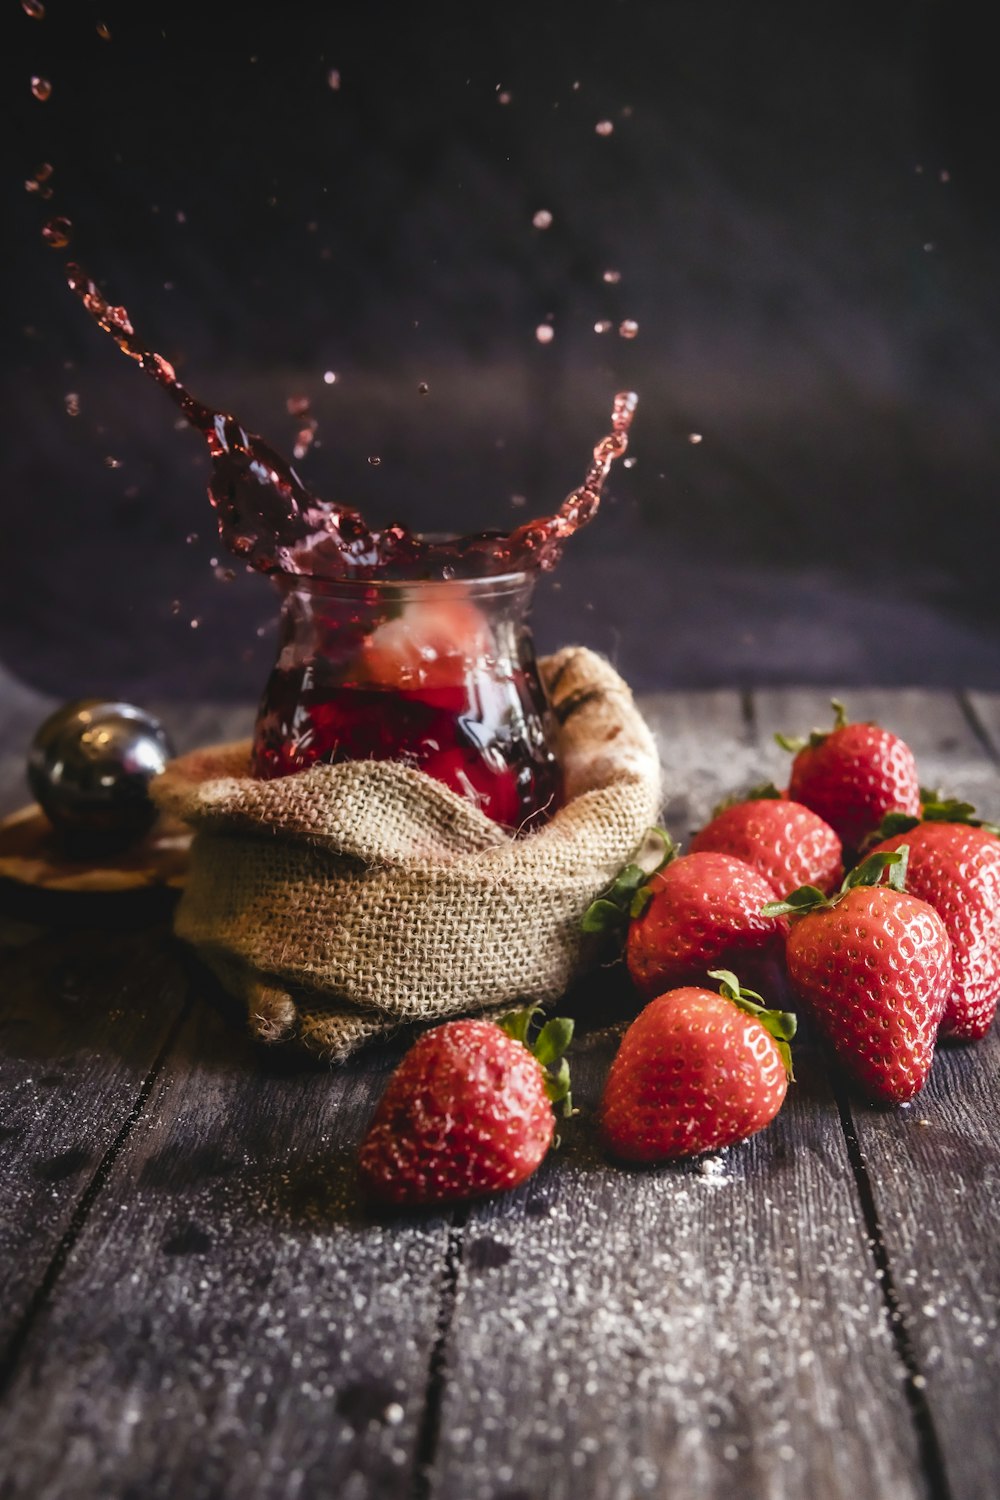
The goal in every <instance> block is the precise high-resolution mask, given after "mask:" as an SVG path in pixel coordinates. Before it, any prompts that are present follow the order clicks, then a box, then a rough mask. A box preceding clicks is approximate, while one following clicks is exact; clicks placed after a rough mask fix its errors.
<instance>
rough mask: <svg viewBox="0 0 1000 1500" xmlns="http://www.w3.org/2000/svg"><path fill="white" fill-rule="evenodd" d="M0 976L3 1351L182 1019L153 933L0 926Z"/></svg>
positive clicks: (174, 975) (172, 974)
mask: <svg viewBox="0 0 1000 1500" xmlns="http://www.w3.org/2000/svg"><path fill="white" fill-rule="evenodd" d="M5 935H6V943H7V946H5ZM15 941H16V946H12V944H13V943H15ZM0 976H2V982H0V1099H2V1104H0V1197H2V1201H3V1213H2V1214H0V1349H6V1348H7V1346H8V1345H9V1342H10V1340H11V1339H12V1338H14V1337H16V1336H17V1333H18V1329H19V1326H20V1323H21V1320H22V1318H23V1317H24V1315H25V1312H26V1310H27V1309H28V1308H29V1307H30V1305H31V1302H32V1299H33V1297H34V1296H35V1294H36V1292H37V1291H38V1289H39V1287H40V1285H41V1283H42V1281H43V1280H44V1278H45V1276H46V1274H47V1272H48V1268H49V1265H50V1262H51V1261H52V1258H53V1257H54V1256H55V1255H56V1254H57V1252H58V1251H59V1249H60V1246H61V1244H62V1242H63V1239H64V1237H65V1236H67V1235H68V1234H69V1232H70V1229H71V1226H72V1224H73V1219H74V1216H75V1214H76V1213H77V1211H78V1208H79V1206H80V1203H81V1201H82V1199H83V1198H84V1196H85V1195H86V1194H87V1193H88V1191H89V1190H90V1186H91V1184H92V1183H94V1182H95V1179H97V1178H98V1174H99V1173H100V1172H101V1170H102V1164H103V1163H104V1161H105V1159H106V1157H107V1156H108V1153H109V1152H111V1151H112V1150H113V1148H114V1146H115V1142H116V1140H117V1138H118V1137H119V1134H120V1133H121V1132H122V1131H123V1130H124V1129H125V1128H126V1126H127V1124H128V1121H129V1118H130V1115H131V1113H132V1111H133V1109H134V1107H135V1105H136V1102H137V1101H138V1100H139V1098H140V1096H141V1093H142V1090H143V1087H144V1085H145V1083H146V1080H147V1079H148V1077H149V1074H150V1072H151V1070H152V1069H153V1067H154V1065H155V1063H156V1060H157V1058H158V1056H159V1055H160V1053H161V1050H162V1048H163V1047H164V1044H165V1042H166V1041H167V1039H168V1038H169V1036H170V1034H171V1031H172V1028H173V1026H174V1023H175V1021H176V1019H177V1017H178V1015H179V1014H180V1011H181V1007H182V1004H183V1000H184V984H183V980H182V976H181V975H180V972H179V969H178V966H177V963H176V961H175V960H173V959H172V958H171V955H170V950H169V945H168V943H167V937H166V932H165V930H164V929H162V928H160V929H156V930H154V931H152V932H149V933H143V934H138V935H134V934H129V933H122V932H118V933H113V934H109V933H108V932H106V931H105V932H99V931H97V932H89V933H88V932H83V933H68V934H66V933H63V934H55V933H47V934H41V933H39V932H38V931H37V929H34V928H32V927H30V926H24V925H20V926H19V925H9V924H8V925H4V924H3V923H2V921H0Z"/></svg>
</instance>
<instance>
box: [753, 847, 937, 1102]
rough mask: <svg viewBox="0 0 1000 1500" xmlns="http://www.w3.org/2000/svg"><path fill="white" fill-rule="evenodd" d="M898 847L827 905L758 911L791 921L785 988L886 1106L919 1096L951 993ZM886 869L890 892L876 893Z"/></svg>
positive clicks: (932, 915) (807, 893) (818, 900)
mask: <svg viewBox="0 0 1000 1500" xmlns="http://www.w3.org/2000/svg"><path fill="white" fill-rule="evenodd" d="M905 847H906V846H905V845H904V846H902V847H901V848H900V849H898V850H896V851H894V852H893V853H889V854H873V855H871V856H869V858H868V859H866V860H865V861H864V862H863V863H862V864H860V865H858V866H857V867H856V868H855V869H853V870H852V871H851V872H850V874H849V875H848V876H847V877H846V878H845V880H844V883H843V885H842V886H841V888H840V891H839V892H838V893H837V894H836V895H834V896H825V895H824V894H823V892H822V891H819V890H817V889H816V888H815V887H812V886H803V887H802V888H801V889H799V890H797V891H793V892H792V893H791V895H790V896H788V897H787V898H786V900H784V901H777V902H774V903H773V904H772V905H771V906H768V907H765V908H764V910H765V911H767V912H770V913H771V914H773V915H775V916H780V915H785V914H788V913H790V914H793V923H792V930H791V932H790V933H789V936H788V945H787V950H786V957H787V962H788V977H789V979H790V981H791V984H792V988H793V989H794V991H795V993H796V994H797V995H798V996H799V997H800V999H801V1000H802V1001H803V1003H804V1004H805V1005H806V1006H807V1008H808V1010H809V1013H810V1015H811V1016H812V1017H813V1019H814V1021H815V1022H816V1024H817V1026H818V1027H819V1029H820V1030H821V1031H822V1032H823V1033H824V1035H825V1036H826V1038H827V1040H828V1041H829V1042H831V1043H832V1045H833V1048H834V1050H835V1052H836V1053H837V1055H838V1057H839V1058H840V1061H841V1063H842V1064H843V1066H844V1067H845V1069H846V1070H847V1071H848V1072H849V1073H850V1074H851V1075H852V1076H853V1077H854V1078H855V1079H856V1081H857V1082H858V1083H860V1084H861V1085H862V1087H863V1088H864V1089H865V1091H866V1092H867V1093H868V1094H869V1095H870V1096H871V1097H872V1098H873V1099H875V1100H877V1101H879V1102H883V1103H889V1104H902V1103H904V1102H905V1101H906V1100H907V1099H912V1098H913V1096H914V1094H917V1093H919V1091H920V1090H921V1089H922V1088H923V1086H924V1083H925V1082H926V1080H927V1074H928V1073H929V1072H930V1066H931V1060H932V1058H933V1055H934V1041H935V1038H936V1036H937V1030H938V1025H939V1023H940V1020H941V1015H942V1013H943V1011H944V1007H945V1002H946V1001H947V999H948V994H949V991H950V989H951V942H950V940H949V938H948V932H947V929H946V928H945V925H944V923H943V922H942V920H941V918H940V917H939V916H938V914H937V912H936V911H935V910H934V908H933V907H932V906H929V905H928V904H927V902H926V901H921V900H919V899H918V898H917V897H916V896H911V895H908V894H907V893H906V892H905V890H904V889H903V884H904V878H905V872H906V853H905ZM887 867H890V868H891V874H890V877H889V879H890V884H889V885H881V884H877V883H876V882H879V881H881V879H882V875H883V872H884V871H885V869H886V868H887Z"/></svg>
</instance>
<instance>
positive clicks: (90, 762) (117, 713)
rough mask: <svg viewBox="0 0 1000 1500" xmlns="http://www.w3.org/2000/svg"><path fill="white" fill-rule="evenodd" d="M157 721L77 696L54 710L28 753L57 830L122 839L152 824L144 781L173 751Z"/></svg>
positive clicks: (37, 790) (32, 776) (125, 706)
mask: <svg viewBox="0 0 1000 1500" xmlns="http://www.w3.org/2000/svg"><path fill="white" fill-rule="evenodd" d="M173 753H174V751H173V747H172V745H171V743H170V740H169V739H168V737H167V733H166V731H165V730H164V728H163V726H162V724H160V723H159V721H158V720H157V719H154V718H153V716H152V715H151V714H148V713H146V712H145V711H144V710H143V709H141V708H136V707H135V705H134V704H131V703H117V702H113V701H108V700H106V699H103V698H80V699H77V700H76V701H75V702H73V703H67V704H65V705H64V707H62V708H60V709H57V710H56V712H55V713H54V714H52V715H51V717H50V718H48V719H46V720H45V723H44V724H43V725H42V726H41V728H40V729H39V730H38V732H37V734H36V735H35V738H34V739H33V740H32V743H31V750H30V752H29V755H28V782H29V785H30V787H31V791H32V795H33V796H34V797H35V799H36V801H37V802H39V803H40V804H41V807H42V810H43V811H44V813H45V814H46V816H47V817H48V818H49V821H50V822H51V823H53V824H54V826H55V827H56V828H58V829H59V830H60V832H62V833H64V834H68V835H71V836H76V837H79V838H82V839H85V840H88V841H91V840H92V841H94V842H100V843H103V844H120V843H127V842H130V841H131V840H133V839H137V838H139V837H140V836H141V835H142V834H143V833H145V832H146V830H147V829H148V828H149V827H150V826H151V825H152V823H153V821H154V819H155V817H156V808H155V807H154V805H153V802H152V800H151V798H150V796H149V784H150V782H151V781H152V780H153V779H154V777H156V776H159V775H160V773H161V772H162V771H163V769H164V767H165V766H166V764H167V761H168V760H170V758H171V756H172V755H173Z"/></svg>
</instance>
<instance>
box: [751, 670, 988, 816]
mask: <svg viewBox="0 0 1000 1500" xmlns="http://www.w3.org/2000/svg"><path fill="white" fill-rule="evenodd" d="M831 696H832V697H837V698H840V699H842V701H843V702H844V704H845V706H846V708H847V711H848V715H849V717H850V718H852V719H875V720H876V722H879V723H882V724H884V725H885V727H886V728H887V729H891V730H892V731H893V733H894V734H899V735H902V737H903V739H905V740H906V742H907V744H908V745H909V746H910V747H911V749H912V750H913V752H914V754H915V756H916V758H917V770H918V772H919V773H920V779H921V782H922V783H923V784H924V785H930V786H937V785H941V786H942V788H943V789H944V790H945V791H948V792H961V793H962V794H963V796H966V797H967V798H968V800H970V801H972V802H974V803H975V804H976V805H977V806H980V805H985V800H988V799H989V798H991V797H992V798H994V799H995V796H996V790H995V777H994V772H993V767H992V766H991V765H990V764H989V762H988V760H987V759H986V757H985V756H984V755H983V751H982V746H981V744H980V742H979V741H978V739H977V737H976V735H975V734H974V732H973V731H972V730H971V728H970V725H969V721H968V719H967V718H966V715H965V713H964V712H963V710H962V707H961V705H960V703H959V701H958V699H957V698H956V697H955V695H954V694H952V693H947V692H931V691H926V690H924V689H920V688H886V689H868V690H862V689H859V688H849V689H848V688H845V689H844V690H843V691H842V692H838V691H837V690H836V689H831V690H823V689H818V688H817V689H808V690H798V689H789V690H780V689H773V690H768V691H765V692H758V693H755V694H754V710H755V718H756V726H757V729H758V732H759V735H760V760H759V764H760V765H761V767H762V768H764V769H766V772H767V775H768V776H770V777H773V779H775V780H776V781H777V782H778V784H779V785H784V784H785V782H787V779H788V767H789V765H790V761H791V757H790V756H789V755H788V754H787V753H786V752H785V751H784V750H782V749H780V747H779V746H778V745H776V744H775V743H774V739H773V735H774V732H775V731H776V730H782V731H784V732H785V733H786V734H793V735H794V734H805V733H808V732H809V730H810V729H812V728H814V727H819V728H823V729H825V728H828V727H830V726H831V725H832V723H833V714H832V710H831V708H830V698H831Z"/></svg>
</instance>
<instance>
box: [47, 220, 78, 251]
mask: <svg viewBox="0 0 1000 1500" xmlns="http://www.w3.org/2000/svg"><path fill="white" fill-rule="evenodd" d="M72 233H73V225H72V224H71V223H70V221H69V219H63V218H55V219H50V220H49V222H48V223H47V224H44V225H43V226H42V239H43V240H44V241H45V243H46V244H47V245H51V246H52V248H53V250H65V248H66V246H67V245H68V244H69V237H70V235H71V234H72Z"/></svg>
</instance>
